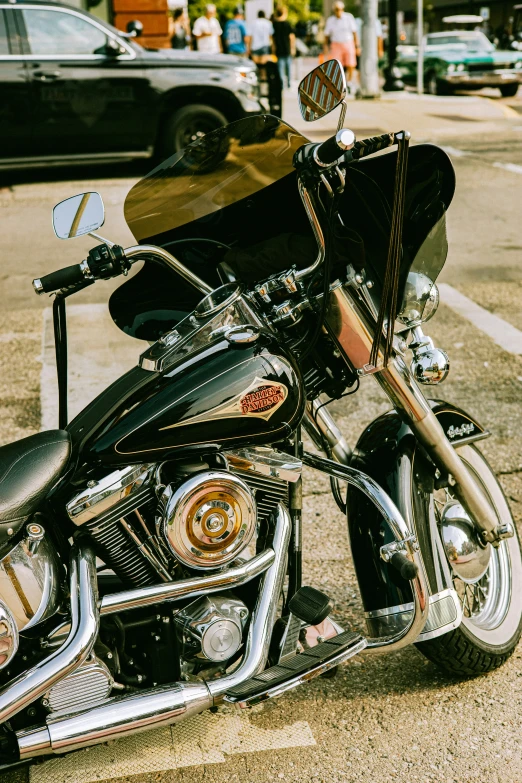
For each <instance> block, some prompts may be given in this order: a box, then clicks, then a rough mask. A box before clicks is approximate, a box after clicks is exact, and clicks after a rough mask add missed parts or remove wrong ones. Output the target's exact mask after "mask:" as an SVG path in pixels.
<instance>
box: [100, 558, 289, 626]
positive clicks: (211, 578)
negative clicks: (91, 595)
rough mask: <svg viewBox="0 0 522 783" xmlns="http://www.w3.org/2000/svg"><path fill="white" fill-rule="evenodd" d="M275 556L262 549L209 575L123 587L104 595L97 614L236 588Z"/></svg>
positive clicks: (255, 574)
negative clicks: (248, 557)
mask: <svg viewBox="0 0 522 783" xmlns="http://www.w3.org/2000/svg"><path fill="white" fill-rule="evenodd" d="M275 559H276V556H275V553H274V550H273V549H271V548H270V549H265V551H264V552H260V553H259V554H258V555H255V557H253V558H252V559H251V560H248V561H247V562H246V563H241V564H240V565H237V566H234V567H231V568H225V569H223V570H221V571H219V572H218V573H214V574H210V575H208V576H196V577H192V578H190V579H181V580H178V581H177V582H167V583H163V584H158V585H149V586H147V587H137V588H135V589H133V590H124V591H123V592H121V593H110V594H109V595H104V596H103V598H102V599H101V603H100V614H101V615H102V616H103V615H106V614H115V613H116V612H124V611H127V610H128V609H138V608H140V607H143V606H154V605H155V604H157V603H163V602H164V601H180V600H181V599H182V598H196V597H197V596H199V595H210V594H211V593H217V592H219V591H221V590H228V589H230V588H233V587H239V586H240V585H244V584H246V583H247V582H250V581H251V580H252V579H255V577H256V576H259V575H260V574H262V573H263V572H264V571H266V570H267V569H268V568H270V567H271V566H272V564H273V563H274V560H275Z"/></svg>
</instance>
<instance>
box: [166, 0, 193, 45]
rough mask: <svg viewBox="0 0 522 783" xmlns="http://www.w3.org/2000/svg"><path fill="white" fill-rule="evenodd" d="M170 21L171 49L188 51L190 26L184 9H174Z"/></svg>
mask: <svg viewBox="0 0 522 783" xmlns="http://www.w3.org/2000/svg"><path fill="white" fill-rule="evenodd" d="M171 20H172V21H171V22H170V23H169V35H170V45H171V46H172V48H173V49H189V48H190V24H189V20H188V16H187V14H186V13H185V9H184V8H175V9H174V11H173V12H172V17H171ZM169 21H170V20H169Z"/></svg>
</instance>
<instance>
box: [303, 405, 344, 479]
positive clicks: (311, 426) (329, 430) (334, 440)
mask: <svg viewBox="0 0 522 783" xmlns="http://www.w3.org/2000/svg"><path fill="white" fill-rule="evenodd" d="M322 402H323V401H322V399H321V398H320V397H316V399H315V400H312V402H310V401H308V402H307V403H306V410H305V415H304V417H303V421H302V425H303V427H304V428H305V430H306V432H307V433H308V435H309V436H310V437H311V438H312V440H313V441H314V443H315V445H316V446H317V447H318V448H320V449H322V450H324V443H323V438H324V439H325V440H326V442H327V444H328V445H329V446H330V449H331V452H332V457H333V458H334V460H335V461H336V462H340V463H341V465H349V464H350V459H351V456H352V450H351V448H350V447H349V445H348V443H347V441H346V438H345V437H344V435H343V434H342V432H341V430H340V429H339V427H338V426H337V424H336V423H335V421H334V419H333V418H332V416H331V415H330V413H329V411H327V410H326V407H325V406H322ZM317 431H319V433H320V434H319V437H317V435H318V433H317ZM321 434H322V436H323V438H321V437H320V435H321Z"/></svg>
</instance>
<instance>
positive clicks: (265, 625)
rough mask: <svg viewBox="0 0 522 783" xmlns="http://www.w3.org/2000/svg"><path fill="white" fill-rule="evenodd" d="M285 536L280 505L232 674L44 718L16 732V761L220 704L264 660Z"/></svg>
mask: <svg viewBox="0 0 522 783" xmlns="http://www.w3.org/2000/svg"><path fill="white" fill-rule="evenodd" d="M290 531H291V520H290V515H289V513H288V511H287V509H286V508H285V507H284V506H281V505H280V506H278V513H277V519H276V525H275V530H274V540H273V543H272V549H273V552H274V560H273V563H272V564H271V565H270V567H269V568H268V570H267V571H265V573H264V575H263V577H262V582H261V585H260V588H259V594H258V597H257V602H256V606H255V608H254V610H253V612H252V617H251V622H250V627H249V631H248V636H247V639H246V642H245V652H244V655H243V660H242V662H241V665H240V666H239V667H238V668H237V669H236V670H235V671H234V672H233V673H232V674H230V675H228V676H226V677H222V678H221V679H219V680H212V681H209V682H208V683H205V682H201V683H175V684H173V685H168V686H163V687H158V688H154V689H151V690H148V691H143V692H142V693H133V694H131V695H128V696H118V697H116V698H113V699H110V700H109V701H107V702H104V703H103V704H99V705H98V706H93V707H92V708H91V709H87V710H83V711H82V712H77V713H75V714H74V715H62V716H57V717H53V716H52V715H50V716H49V717H48V718H47V721H46V724H45V725H44V726H39V727H37V728H34V729H29V730H24V731H19V732H17V733H16V738H17V741H18V747H19V752H20V759H21V760H28V759H30V758H33V757H35V756H42V755H47V754H50V753H66V752H68V751H73V750H78V749H80V748H85V747H88V746H90V745H96V744H98V743H101V742H107V740H109V739H118V738H120V737H124V736H129V735H130V734H136V733H138V732H141V731H147V730H148V729H152V728H158V727H161V726H167V725H170V724H172V723H178V722H179V721H181V720H184V719H185V718H188V717H190V716H191V715H196V714H197V713H199V712H203V711H204V710H206V709H207V708H208V707H211V706H213V705H215V704H217V703H219V702H221V700H222V697H223V694H224V693H225V692H226V691H227V690H228V689H229V688H232V687H233V686H235V685H238V684H239V683H241V682H244V681H245V680H248V679H249V678H250V677H253V676H254V675H255V674H257V673H258V672H260V671H261V670H262V669H263V668H264V666H265V663H266V659H267V657H268V648H269V645H270V639H271V636H272V629H273V626H274V621H275V614H276V611H277V604H278V600H279V596H280V594H281V590H282V587H283V580H284V576H285V572H286V558H287V552H288V544H289V540H290Z"/></svg>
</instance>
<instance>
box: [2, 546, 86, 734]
mask: <svg viewBox="0 0 522 783" xmlns="http://www.w3.org/2000/svg"><path fill="white" fill-rule="evenodd" d="M69 574H70V576H69V579H70V583H69V584H70V591H71V630H70V633H69V636H68V637H67V639H66V640H65V642H64V644H63V645H62V646H61V647H60V649H59V650H57V651H56V652H55V653H53V654H52V655H51V656H50V657H49V658H47V659H46V660H45V661H43V662H42V663H39V664H37V665H36V666H34V667H33V668H32V669H28V670H27V671H25V672H23V674H20V675H19V676H18V677H16V678H15V679H14V680H11V681H10V682H8V683H7V685H6V686H5V688H3V689H2V691H1V692H0V723H4V721H6V720H9V719H10V718H12V717H13V715H16V713H17V712H20V711H21V710H23V709H25V708H26V707H27V706H28V705H29V704H31V702H33V701H35V699H38V698H39V697H40V696H42V695H43V694H44V693H45V692H46V691H47V690H48V689H49V688H50V687H51V686H52V685H54V683H55V682H58V680H61V679H62V678H63V677H65V676H66V675H67V674H70V673H71V672H73V671H74V670H75V669H77V668H78V666H80V664H82V663H83V662H84V661H85V659H86V658H87V656H88V655H89V654H90V652H91V650H92V648H93V646H94V642H95V640H96V637H97V636H98V628H99V619H100V615H99V611H98V582H97V576H96V556H95V554H94V551H93V550H92V548H91V546H90V544H88V543H87V542H86V541H81V542H80V543H79V544H78V545H75V546H74V547H73V550H72V552H71V562H70V570H69Z"/></svg>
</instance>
